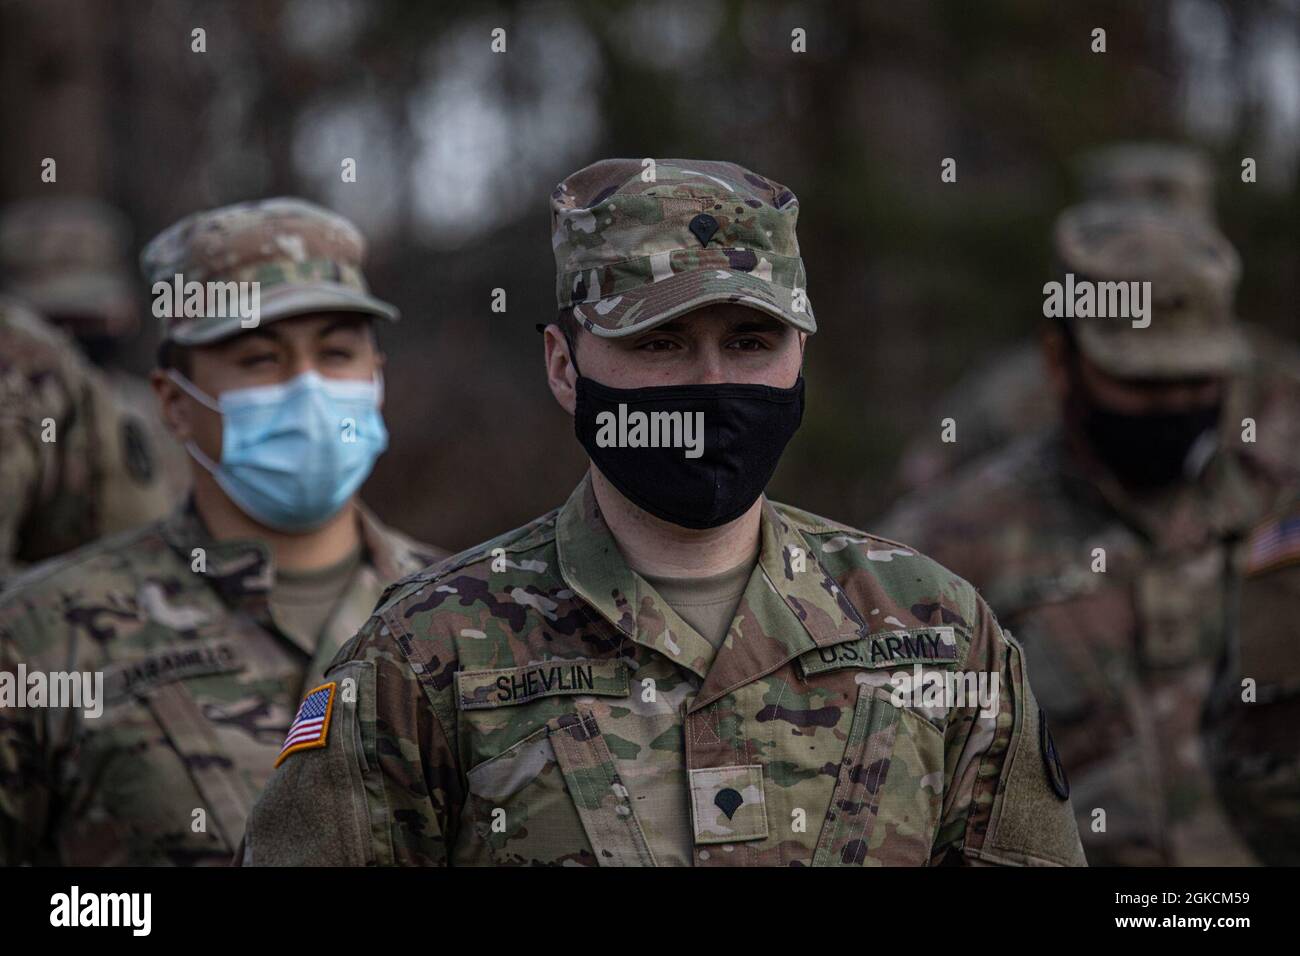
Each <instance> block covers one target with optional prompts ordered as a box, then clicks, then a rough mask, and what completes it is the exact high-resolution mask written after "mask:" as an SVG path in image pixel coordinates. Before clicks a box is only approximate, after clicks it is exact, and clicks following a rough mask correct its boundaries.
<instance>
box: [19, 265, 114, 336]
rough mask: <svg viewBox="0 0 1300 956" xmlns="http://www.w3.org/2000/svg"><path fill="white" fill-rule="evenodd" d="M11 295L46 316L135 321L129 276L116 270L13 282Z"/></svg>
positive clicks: (69, 273)
mask: <svg viewBox="0 0 1300 956" xmlns="http://www.w3.org/2000/svg"><path fill="white" fill-rule="evenodd" d="M11 289H12V291H13V292H14V294H15V295H17V296H19V297H20V298H22V299H24V300H26V301H27V302H30V303H31V304H32V305H33V306H35V307H36V308H37V309H38V310H40V311H41V312H44V313H45V314H46V315H48V316H56V317H57V316H67V315H108V316H111V317H112V318H114V319H115V320H126V321H128V322H129V323H130V324H131V325H135V324H136V323H137V322H138V319H139V317H138V315H137V312H136V310H137V309H138V307H139V305H138V303H137V301H136V298H135V290H134V288H133V286H132V285H131V282H130V280H128V279H126V278H124V277H123V276H122V275H121V274H120V273H116V272H64V273H60V274H59V275H55V276H50V277H48V278H45V279H40V280H37V281H35V282H25V283H24V282H15V283H13V284H12V285H11Z"/></svg>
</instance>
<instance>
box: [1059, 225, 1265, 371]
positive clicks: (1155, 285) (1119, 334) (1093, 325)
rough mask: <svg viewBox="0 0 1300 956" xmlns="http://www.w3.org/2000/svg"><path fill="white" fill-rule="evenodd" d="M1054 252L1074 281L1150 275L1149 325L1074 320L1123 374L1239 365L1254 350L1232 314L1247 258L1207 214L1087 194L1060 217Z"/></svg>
mask: <svg viewBox="0 0 1300 956" xmlns="http://www.w3.org/2000/svg"><path fill="white" fill-rule="evenodd" d="M1054 252H1055V257H1056V261H1057V266H1058V269H1059V271H1060V272H1062V273H1073V275H1074V277H1075V283H1076V284H1077V283H1078V282H1079V281H1080V280H1088V281H1090V282H1095V283H1119V282H1150V283H1151V286H1150V293H1151V295H1150V301H1149V302H1148V303H1147V306H1148V308H1149V309H1150V312H1149V318H1150V325H1149V326H1147V327H1144V328H1135V327H1134V326H1133V323H1132V321H1130V320H1129V319H1127V318H1123V317H1120V318H1116V317H1113V316H1111V317H1107V318H1075V319H1071V320H1069V321H1070V323H1071V328H1072V329H1073V331H1074V334H1075V337H1076V339H1077V341H1078V343H1079V347H1080V349H1081V350H1082V352H1083V353H1084V355H1086V356H1087V357H1088V358H1089V359H1090V360H1091V361H1092V362H1094V363H1095V364H1096V365H1098V366H1099V367H1101V369H1102V370H1103V371H1106V372H1108V373H1110V374H1112V375H1114V376H1116V377H1119V378H1190V377H1197V376H1205V375H1224V374H1228V373H1231V372H1233V371H1236V370H1237V369H1239V368H1240V366H1241V364H1242V362H1243V361H1244V360H1245V358H1246V356H1247V346H1246V343H1245V337H1244V335H1243V334H1242V332H1241V330H1240V329H1239V328H1238V327H1237V322H1236V319H1235V317H1234V314H1233V298H1234V295H1235V293H1236V287H1237V280H1238V278H1239V277H1240V274H1241V263H1240V260H1239V259H1238V257H1237V253H1236V251H1235V250H1234V249H1233V248H1232V245H1231V244H1230V243H1229V242H1228V240H1227V239H1226V238H1224V236H1223V235H1222V234H1221V233H1220V232H1219V231H1218V230H1217V229H1215V228H1214V227H1213V226H1212V225H1210V224H1209V223H1207V222H1206V221H1204V220H1202V219H1198V218H1195V217H1191V216H1187V215H1184V214H1180V213H1178V212H1176V211H1174V210H1172V209H1169V208H1166V207H1160V206H1155V205H1151V204H1136V203H1132V202H1102V201H1096V202H1090V203H1084V204H1082V205H1079V206H1074V207H1072V208H1070V209H1067V210H1065V212H1063V213H1062V214H1061V215H1060V217H1059V218H1058V219H1057V221H1056V228H1055V232H1054Z"/></svg>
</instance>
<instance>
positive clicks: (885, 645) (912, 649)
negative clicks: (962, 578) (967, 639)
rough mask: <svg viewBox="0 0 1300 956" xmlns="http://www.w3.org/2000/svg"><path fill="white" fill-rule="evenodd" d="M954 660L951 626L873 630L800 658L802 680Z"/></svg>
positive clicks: (955, 637) (955, 643) (955, 634)
mask: <svg viewBox="0 0 1300 956" xmlns="http://www.w3.org/2000/svg"><path fill="white" fill-rule="evenodd" d="M956 660H957V633H956V631H955V630H954V629H953V628H951V627H914V628H909V629H907V630H898V631H877V632H875V633H874V634H868V635H867V636H866V637H860V638H858V639H857V640H855V641H845V642H844V643H842V644H832V645H830V646H829V647H819V648H817V649H816V650H815V651H809V652H808V653H807V654H804V655H802V656H800V658H799V667H800V668H801V669H802V670H803V675H804V677H811V676H812V675H814V674H822V673H825V672H826V671H837V670H841V669H842V668H845V667H863V668H868V669H870V668H875V667H894V666H897V665H901V664H922V663H925V664H944V663H953V662H955V661H956Z"/></svg>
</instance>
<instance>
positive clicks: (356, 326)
mask: <svg viewBox="0 0 1300 956" xmlns="http://www.w3.org/2000/svg"><path fill="white" fill-rule="evenodd" d="M365 321H366V319H365V316H360V315H342V316H340V317H339V318H337V319H334V320H332V321H330V322H328V323H326V325H325V326H323V327H322V328H321V330H320V331H319V332H317V333H316V338H318V339H323V338H325V337H326V336H327V335H330V334H331V333H334V332H347V331H352V332H358V331H360V329H361V327H362V325H363V324H364V323H365ZM250 339H265V340H267V344H269V345H279V344H280V343H282V342H283V341H284V336H283V335H281V334H280V331H279V329H277V328H276V327H275V326H274V325H264V326H259V327H258V328H255V329H249V330H248V331H247V332H244V333H243V334H242V335H236V336H233V337H232V338H229V339H226V340H225V341H224V342H218V343H215V344H217V345H218V346H224V347H225V348H234V347H235V346H236V345H237V344H238V343H240V342H248V341H249V340H250Z"/></svg>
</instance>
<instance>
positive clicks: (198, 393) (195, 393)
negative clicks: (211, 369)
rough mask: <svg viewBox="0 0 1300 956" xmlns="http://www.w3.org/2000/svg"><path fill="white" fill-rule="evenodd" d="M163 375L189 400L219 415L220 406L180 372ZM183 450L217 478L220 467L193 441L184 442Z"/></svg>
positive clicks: (174, 371) (171, 371)
mask: <svg viewBox="0 0 1300 956" xmlns="http://www.w3.org/2000/svg"><path fill="white" fill-rule="evenodd" d="M165 374H166V375H167V377H168V378H169V379H171V380H172V382H174V383H175V384H176V387H177V388H179V389H180V390H181V391H182V392H184V393H185V394H186V395H188V396H189V397H190V398H192V399H194V400H195V401H196V402H198V403H199V404H200V405H203V406H206V407H207V408H210V409H212V410H213V411H214V412H216V413H217V414H218V415H220V414H221V406H220V405H218V404H217V403H216V402H215V401H213V400H212V397H211V396H210V395H208V394H207V393H206V392H204V391H203V389H201V388H199V387H198V386H197V385H195V384H194V383H193V382H191V381H190V380H189V379H188V378H186V377H185V376H184V375H182V374H181V373H180V372H178V371H176V369H174V368H169V369H168V370H167V372H166V373H165ZM185 450H186V451H187V452H189V453H190V455H191V457H193V459H194V460H195V461H197V462H198V463H199V464H200V465H202V466H203V468H204V469H205V470H206V471H207V472H208V473H209V474H211V475H212V476H213V477H214V478H216V477H217V469H218V468H219V467H220V466H219V465H218V464H217V463H216V462H215V461H213V460H212V459H211V458H209V457H208V456H207V455H206V454H204V452H203V449H202V448H200V447H199V446H198V445H197V444H195V442H194V439H192V438H190V439H187V440H186V442H185Z"/></svg>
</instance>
